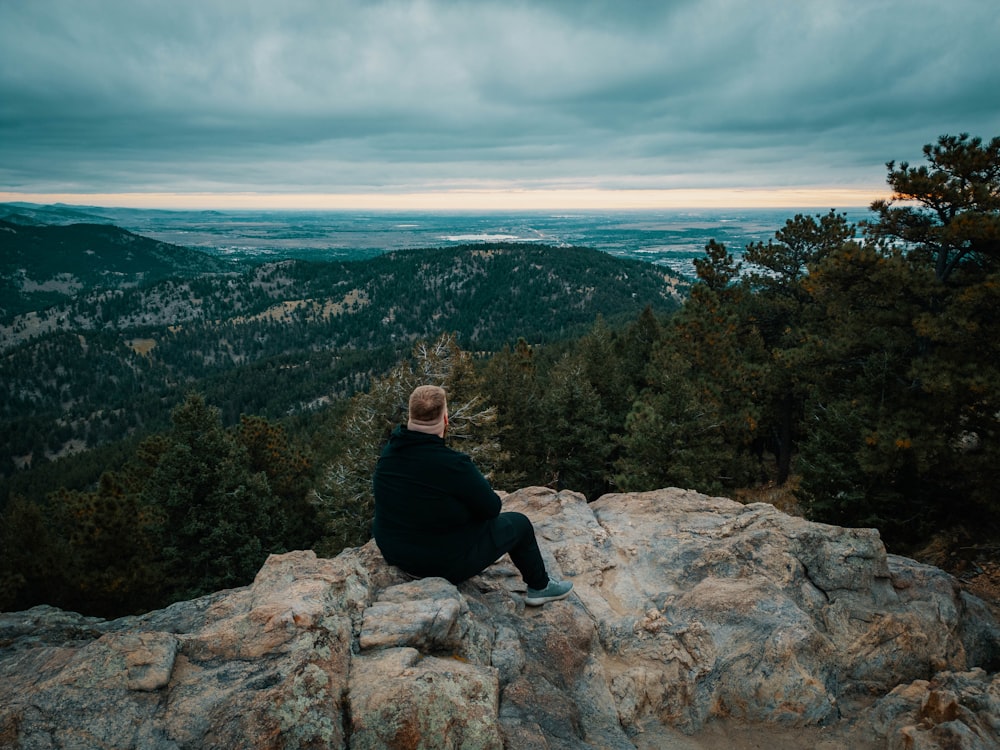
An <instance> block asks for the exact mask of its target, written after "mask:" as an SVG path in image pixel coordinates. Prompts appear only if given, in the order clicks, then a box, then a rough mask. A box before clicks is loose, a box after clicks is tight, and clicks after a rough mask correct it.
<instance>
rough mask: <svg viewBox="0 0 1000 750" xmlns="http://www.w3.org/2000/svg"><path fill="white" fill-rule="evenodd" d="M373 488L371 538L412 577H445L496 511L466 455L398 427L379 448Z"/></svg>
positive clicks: (492, 494)
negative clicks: (373, 511) (380, 450)
mask: <svg viewBox="0 0 1000 750" xmlns="http://www.w3.org/2000/svg"><path fill="white" fill-rule="evenodd" d="M372 489H373V490H374V494H375V522H374V524H373V527H372V530H373V532H374V536H375V542H376V544H378V547H379V550H381V552H382V556H383V557H384V558H385V559H386V561H387V562H389V563H391V564H393V565H397V566H399V567H400V568H403V569H404V570H406V571H407V572H409V573H412V574H414V575H445V576H446V575H447V571H448V570H449V569H450V567H451V565H452V564H453V563H455V562H456V561H457V560H459V559H460V558H461V557H462V556H463V554H464V552H465V550H466V549H467V548H468V547H469V545H470V544H473V543H475V542H476V541H477V540H478V539H479V538H480V537H481V536H482V535H483V534H489V528H490V524H489V521H490V520H491V519H493V518H496V517H497V516H498V515H499V513H500V498H499V497H498V496H497V494H496V493H495V492H494V491H493V488H492V487H490V483H489V482H488V481H487V480H486V477H484V476H483V475H482V473H481V472H480V471H479V469H477V468H476V466H475V464H473V463H472V459H471V458H469V457H468V456H467V455H466V454H464V453H459V452H458V451H456V450H452V449H451V448H449V447H448V446H447V445H445V442H444V439H442V438H440V437H438V436H437V435H427V434H425V433H422V432H413V431H411V430H408V429H406V428H405V427H403V426H400V427H397V428H396V429H395V430H394V431H393V433H392V436H391V437H390V438H389V442H388V444H387V445H386V446H385V448H383V449H382V455H381V456H380V457H379V460H378V464H377V465H376V467H375V474H374V476H373V477H372Z"/></svg>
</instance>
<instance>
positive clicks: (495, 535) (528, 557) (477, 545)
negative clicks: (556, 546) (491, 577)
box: [445, 512, 549, 589]
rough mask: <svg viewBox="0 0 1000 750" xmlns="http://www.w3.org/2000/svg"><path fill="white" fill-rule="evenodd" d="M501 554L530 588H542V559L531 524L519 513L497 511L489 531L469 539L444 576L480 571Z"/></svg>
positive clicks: (453, 578)
mask: <svg viewBox="0 0 1000 750" xmlns="http://www.w3.org/2000/svg"><path fill="white" fill-rule="evenodd" d="M504 554H509V555H510V559H511V560H512V561H513V563H514V565H515V566H516V567H517V569H518V570H519V571H520V572H521V577H522V578H524V582H525V583H527V584H528V586H529V587H530V588H533V589H543V588H545V587H546V586H547V585H548V583H549V576H548V573H546V572H545V562H544V561H543V560H542V553H541V552H540V551H539V549H538V541H537V540H536V539H535V528H534V526H532V525H531V520H530V519H529V518H528V517H527V516H526V515H524V514H523V513H515V512H507V513H501V514H500V515H499V516H497V517H496V518H494V519H493V520H492V521H491V522H490V527H489V532H488V533H485V534H482V535H480V536H479V538H478V539H476V540H473V543H472V544H471V545H470V546H469V549H468V551H467V552H466V554H465V556H464V558H462V559H461V560H459V561H458V562H457V563H456V564H455V565H454V566H453V567H452V569H451V570H450V571H449V574H448V575H446V576H445V578H447V579H448V580H449V581H451V582H452V583H461V582H462V581H464V580H465V579H467V578H471V577H472V576H474V575H478V574H479V573H482V572H483V571H484V570H486V568H488V567H489V566H490V565H492V564H493V563H495V562H496V561H497V560H499V559H500V558H501V557H503V556H504Z"/></svg>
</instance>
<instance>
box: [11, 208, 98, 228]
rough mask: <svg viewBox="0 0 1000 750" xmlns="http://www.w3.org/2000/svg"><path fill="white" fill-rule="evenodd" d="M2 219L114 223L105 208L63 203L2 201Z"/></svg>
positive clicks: (35, 222)
mask: <svg viewBox="0 0 1000 750" xmlns="http://www.w3.org/2000/svg"><path fill="white" fill-rule="evenodd" d="M0 221H7V222H10V223H11V224H22V225H24V226H46V225H53V224H54V225H62V224H112V223H114V222H113V220H112V219H111V218H110V217H108V216H107V215H105V214H104V213H103V209H100V208H90V207H87V206H67V205H64V204H62V203H55V204H52V205H40V204H38V203H0Z"/></svg>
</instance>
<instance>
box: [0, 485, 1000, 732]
mask: <svg viewBox="0 0 1000 750" xmlns="http://www.w3.org/2000/svg"><path fill="white" fill-rule="evenodd" d="M504 505H505V508H506V509H511V510H520V511H522V512H525V513H527V514H528V515H529V516H530V517H531V518H532V519H533V520H534V521H535V525H536V529H537V531H538V534H539V536H540V539H541V542H542V548H543V553H544V554H545V555H546V558H547V561H548V563H549V566H550V569H551V570H552V571H553V572H554V573H555V574H556V575H558V576H562V577H565V578H569V579H571V580H573V582H574V583H575V590H574V595H572V596H571V597H570V598H569V599H566V600H564V601H560V602H554V603H551V604H547V605H545V606H544V607H541V608H538V609H531V608H529V609H525V607H524V604H523V591H524V586H523V583H522V581H521V580H520V578H519V577H518V576H517V574H516V571H515V569H514V568H513V567H512V565H511V564H510V563H509V561H508V560H507V559H506V558H505V559H504V560H501V561H500V562H499V563H498V564H496V565H494V566H493V567H492V568H490V569H489V570H488V571H486V573H484V574H483V575H481V576H478V577H476V578H474V579H472V580H470V581H467V582H466V583H464V584H462V585H461V586H459V587H455V586H453V585H451V584H450V583H448V582H446V581H444V580H441V579H424V580H410V579H408V578H407V577H406V576H404V575H402V574H401V573H400V572H399V571H398V570H395V569H393V568H390V567H388V566H387V565H386V564H385V563H384V562H383V561H382V559H381V557H380V555H379V554H378V550H377V549H376V548H375V547H374V545H373V544H371V543H369V544H368V545H365V546H364V547H360V548H357V549H352V550H348V551H346V552H344V553H343V554H341V555H339V556H338V557H337V558H335V559H321V558H317V557H316V556H315V555H314V554H313V553H312V552H308V551H304V552H292V553H289V554H285V555H275V556H272V557H271V558H270V559H268V561H267V562H266V563H265V565H264V566H263V567H262V568H261V570H260V572H259V574H258V575H257V578H256V579H255V581H254V582H253V584H251V585H250V586H247V587H244V588H240V589H234V590H230V591H222V592H218V593H216V594H212V595H210V596H206V597H203V598H201V599H197V600H194V601H189V602H181V603H178V604H175V605H172V606H170V607H168V608H166V609H163V610H159V611H156V612H151V613H149V614H146V615H142V616H137V617H127V618H122V619H118V620H111V621H105V620H99V619H95V618H87V617H83V616H80V615H76V614H73V613H67V612H62V611H60V610H56V609H53V608H48V607H37V608H35V609H32V610H29V611H26V612H16V613H7V614H3V615H0V746H2V747H4V748H26V749H27V748H119V749H121V748H136V749H141V750H168V749H169V750H179V749H180V748H234V747H239V748H352V749H354V750H357V749H359V748H502V747H507V748H567V749H569V748H573V749H574V750H578V749H579V748H600V749H602V750H603V749H608V748H610V749H616V748H622V749H625V748H653V747H677V748H699V747H707V746H708V745H707V744H706V743H707V742H708V739H706V738H709V737H718V736H720V731H722V730H720V727H737V728H739V731H737V730H735V729H734V730H733V732H732V733H731V734H730V735H728V739H726V740H725V742H726V743H727V744H728V746H729V747H733V748H736V747H740V746H741V745H740V740H739V739H734V737H737V736H739V735H743V736H749V734H748V733H750V732H753V733H756V734H755V735H754V736H757V737H760V736H765V737H766V736H768V734H769V733H770V734H773V736H774V737H779V736H786V735H787V734H788V733H789V732H800V733H801V734H799V735H798V736H799V737H808V745H803V746H811V747H813V748H814V749H815V750H821V749H822V748H836V747H844V746H851V747H853V748H855V750H861V749H862V748H892V749H895V748H914V749H928V748H995V747H998V746H1000V676H998V675H996V674H994V673H993V672H992V670H995V669H996V664H997V663H998V660H1000V626H998V624H997V622H996V621H995V620H994V619H993V617H992V615H991V614H990V612H989V610H988V608H987V607H986V606H985V605H984V603H983V602H981V601H980V600H978V599H976V598H974V597H972V596H969V595H968V594H966V593H964V592H963V591H961V590H960V588H959V587H958V585H957V582H956V581H955V580H954V579H953V578H952V577H951V576H949V575H947V574H945V573H944V572H942V571H941V570H938V569H937V568H933V567H929V566H926V565H921V564H919V563H917V562H915V561H913V560H909V559H906V558H901V557H896V556H893V555H887V554H886V552H885V549H884V547H883V545H882V543H881V540H880V539H879V536H878V533H877V532H876V531H874V530H869V529H845V528H839V527H835V526H826V525H822V524H816V523H810V522H807V521H803V520H802V519H798V518H794V517H791V516H788V515H785V514H783V513H781V512H780V511H778V510H776V509H775V508H773V507H772V506H770V505H764V504H754V505H740V504H738V503H735V502H732V501H730V500H726V499H723V498H712V497H706V496H704V495H700V494H697V493H694V492H688V491H684V490H677V489H667V490H660V491H656V492H648V493H636V494H615V495H606V496H604V497H602V498H601V499H599V500H598V501H596V502H594V503H591V504H588V503H587V502H585V500H584V498H583V497H582V496H581V495H578V494H575V493H571V492H559V493H556V492H553V491H551V490H548V489H544V488H528V489H524V490H521V491H519V492H516V493H513V494H511V495H509V496H507V497H506V498H505V499H504ZM723 733H724V732H723ZM761 733H763V734H761ZM743 746H746V747H750V746H759V745H750V744H746V745H743ZM779 746H781V745H780V744H778V743H777V742H776V743H774V744H772V745H771V747H772V748H777V747H779ZM790 746H794V745H790Z"/></svg>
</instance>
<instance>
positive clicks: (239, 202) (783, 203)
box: [0, 187, 889, 211]
mask: <svg viewBox="0 0 1000 750" xmlns="http://www.w3.org/2000/svg"><path fill="white" fill-rule="evenodd" d="M887 197H889V191H887V190H886V189H885V188H882V189H880V190H874V189H865V188H830V187H806V188H683V189H621V190H608V189H589V188H574V189H524V190H498V189H493V190H490V189H484V190H448V191H436V192H430V191H425V192H411V193H259V192H187V193H172V192H155V193H154V192H146V193H140V192H131V193H129V192H124V193H70V192H66V193H56V192H51V193H29V192H14V191H0V202H3V203H35V204H40V205H53V204H63V205H68V206H95V207H103V208H145V209H160V210H275V211H277V210H284V211H294V210H303V211H305V210H330V211H338V210H383V211H393V210H401V211H405V210H419V211H491V210H493V211H502V210H653V209H686V208H691V209H698V208H776V209H777V208H829V209H836V208H859V207H865V208H867V207H868V206H870V205H871V203H872V202H873V201H875V200H877V199H880V198H887Z"/></svg>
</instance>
